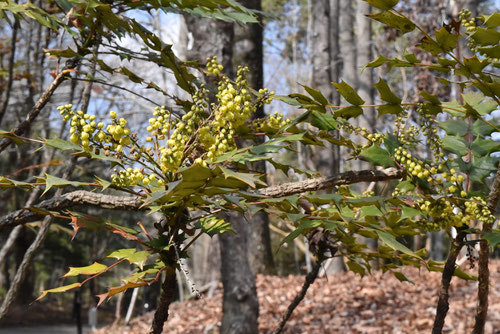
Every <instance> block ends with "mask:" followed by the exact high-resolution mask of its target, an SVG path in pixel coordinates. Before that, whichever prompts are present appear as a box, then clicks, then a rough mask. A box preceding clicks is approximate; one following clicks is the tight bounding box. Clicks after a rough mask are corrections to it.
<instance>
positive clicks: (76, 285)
mask: <svg viewBox="0 0 500 334" xmlns="http://www.w3.org/2000/svg"><path fill="white" fill-rule="evenodd" d="M81 286H82V285H81V284H80V283H73V284H69V285H65V286H60V287H58V288H55V289H50V290H44V291H42V294H41V295H40V297H38V298H37V299H36V300H40V299H42V298H43V297H45V296H46V295H47V294H48V293H61V292H66V291H68V290H72V289H75V288H79V287H81Z"/></svg>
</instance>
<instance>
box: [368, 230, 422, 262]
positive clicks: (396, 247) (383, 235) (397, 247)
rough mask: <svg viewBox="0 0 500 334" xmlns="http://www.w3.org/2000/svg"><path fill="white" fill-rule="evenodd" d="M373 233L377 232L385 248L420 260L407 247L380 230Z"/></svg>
mask: <svg viewBox="0 0 500 334" xmlns="http://www.w3.org/2000/svg"><path fill="white" fill-rule="evenodd" d="M375 232H377V234H378V236H379V238H380V240H382V241H383V242H384V243H385V244H386V245H387V246H389V247H391V248H392V249H394V250H397V251H400V252H402V253H404V254H408V255H411V256H414V257H416V258H418V259H421V258H420V256H418V255H417V254H415V252H413V251H412V250H411V249H409V248H408V247H406V246H405V245H403V244H402V243H400V242H399V241H397V240H396V238H394V237H393V236H392V235H391V234H389V233H387V232H385V231H380V230H375Z"/></svg>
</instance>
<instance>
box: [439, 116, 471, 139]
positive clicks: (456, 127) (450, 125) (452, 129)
mask: <svg viewBox="0 0 500 334" xmlns="http://www.w3.org/2000/svg"><path fill="white" fill-rule="evenodd" d="M437 123H438V124H439V127H440V128H441V129H443V130H444V131H446V133H447V134H448V135H451V136H460V137H463V136H465V135H466V134H467V132H468V127H469V126H468V125H467V123H466V122H465V121H464V120H463V119H449V120H447V121H444V122H437Z"/></svg>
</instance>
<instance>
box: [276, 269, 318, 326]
mask: <svg viewBox="0 0 500 334" xmlns="http://www.w3.org/2000/svg"><path fill="white" fill-rule="evenodd" d="M320 268H321V263H319V262H318V263H316V264H315V265H314V267H313V269H312V271H311V272H310V273H309V274H307V276H306V279H305V281H304V284H303V285H302V289H301V290H300V292H299V293H297V295H296V296H295V298H294V299H293V301H292V303H291V304H290V305H289V306H288V308H287V310H286V311H285V313H283V315H282V316H281V319H280V322H279V324H278V326H277V327H276V328H275V329H274V331H273V334H279V333H281V332H282V331H283V328H285V325H286V322H287V321H288V319H290V316H291V315H292V312H293V311H294V310H295V308H296V307H297V306H298V305H299V303H300V302H301V301H302V299H304V297H305V295H306V293H307V289H309V286H310V285H311V284H313V283H314V281H315V280H316V277H318V272H319V269H320Z"/></svg>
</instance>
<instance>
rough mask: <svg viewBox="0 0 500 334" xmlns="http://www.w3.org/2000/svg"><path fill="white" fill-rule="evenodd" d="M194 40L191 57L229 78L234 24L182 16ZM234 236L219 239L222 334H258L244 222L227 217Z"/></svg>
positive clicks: (234, 216) (238, 218)
mask: <svg viewBox="0 0 500 334" xmlns="http://www.w3.org/2000/svg"><path fill="white" fill-rule="evenodd" d="M185 19H186V24H187V27H188V30H189V31H190V33H191V34H192V37H193V47H192V49H191V50H189V53H190V56H191V57H194V58H195V59H202V58H203V59H204V58H205V57H207V56H217V59H218V60H219V62H220V63H221V64H222V65H223V66H224V70H225V73H226V74H227V75H228V76H229V77H231V76H232V75H233V74H234V70H233V62H232V59H233V43H234V27H233V24H231V23H228V22H222V21H213V20H208V19H200V18H196V17H192V16H185ZM228 218H229V220H230V221H231V224H232V227H233V229H234V230H235V231H236V232H237V233H236V234H231V233H226V234H222V235H220V238H219V241H220V250H221V273H222V284H223V287H224V296H223V317H222V329H221V333H223V334H225V333H232V334H233V333H248V334H252V333H257V329H258V323H257V319H258V314H259V307H258V299H257V289H256V284H255V277H254V275H253V274H252V271H251V269H250V265H249V262H248V242H247V233H248V230H247V229H246V221H245V219H244V217H243V215H241V214H238V213H233V214H231V215H229V216H228Z"/></svg>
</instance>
